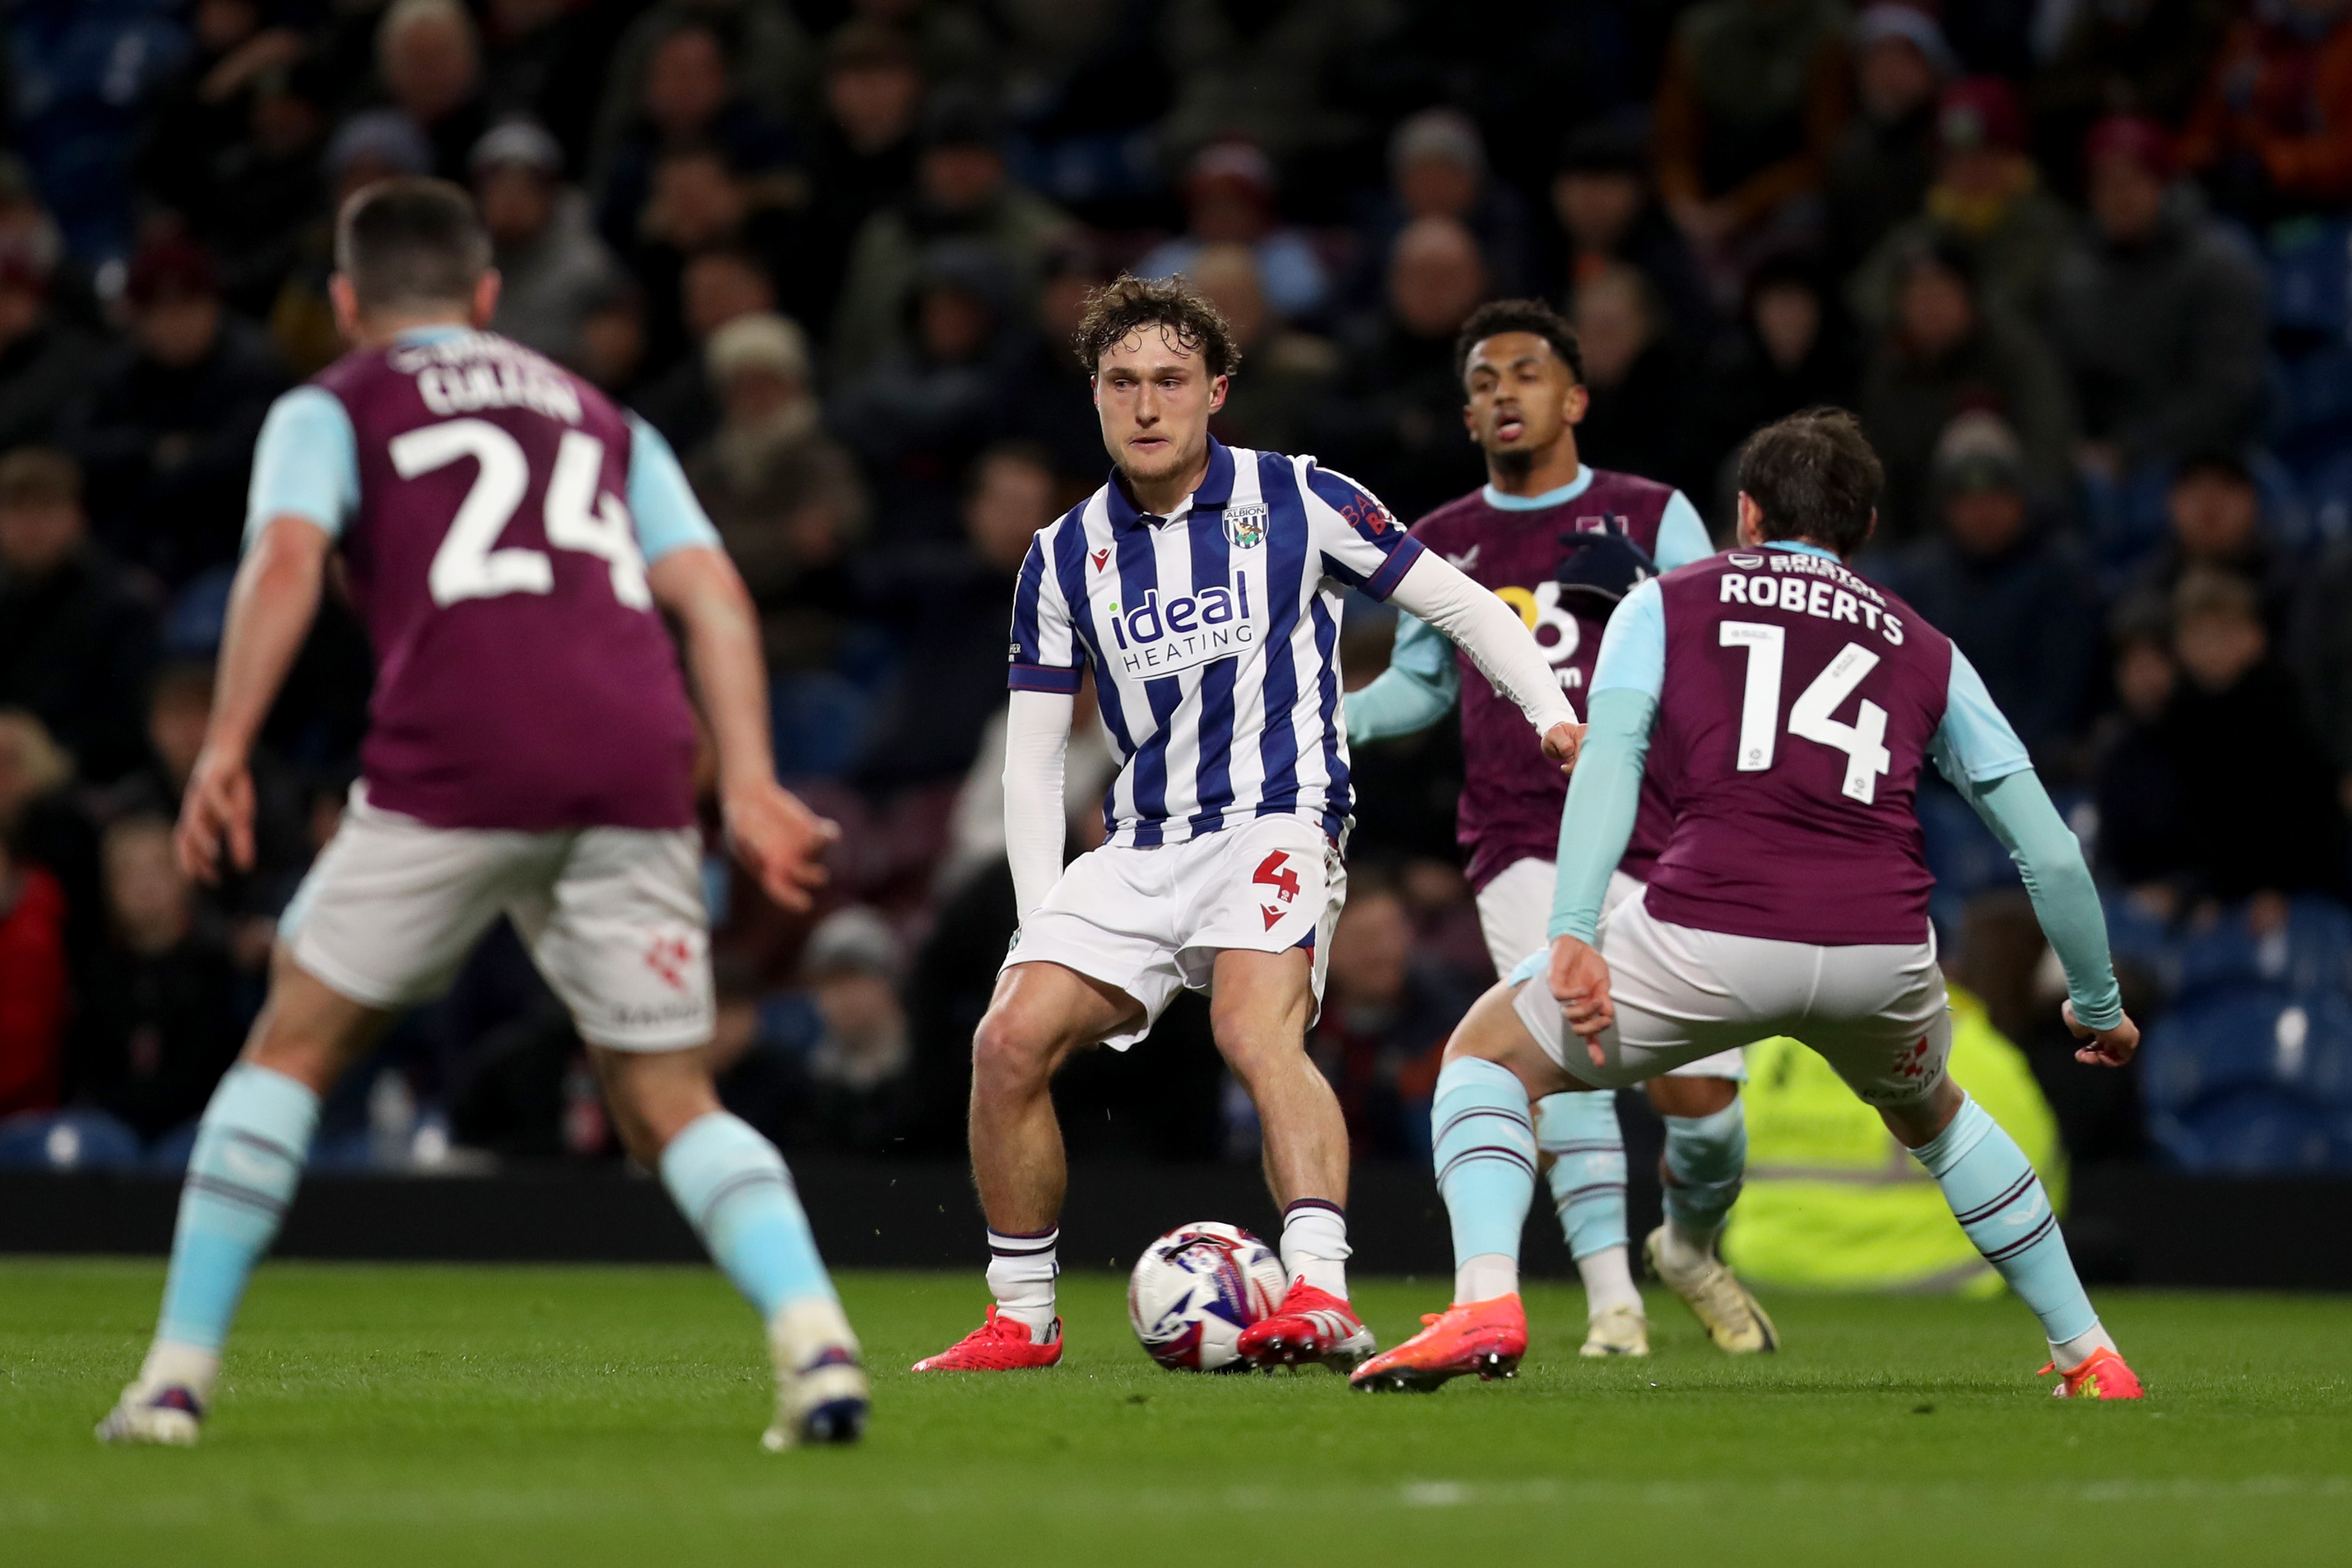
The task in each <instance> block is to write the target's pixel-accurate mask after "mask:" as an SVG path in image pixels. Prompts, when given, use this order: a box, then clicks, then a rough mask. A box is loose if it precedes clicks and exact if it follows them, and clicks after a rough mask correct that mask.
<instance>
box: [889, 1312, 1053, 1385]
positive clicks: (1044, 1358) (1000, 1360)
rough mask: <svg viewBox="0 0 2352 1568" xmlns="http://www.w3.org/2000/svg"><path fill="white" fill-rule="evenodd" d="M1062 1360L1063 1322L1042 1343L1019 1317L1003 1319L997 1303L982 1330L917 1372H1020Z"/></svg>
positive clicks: (926, 1362)
mask: <svg viewBox="0 0 2352 1568" xmlns="http://www.w3.org/2000/svg"><path fill="white" fill-rule="evenodd" d="M1061 1359H1062V1320H1061V1319H1059V1318H1056V1319H1055V1320H1054V1326H1053V1327H1052V1328H1051V1329H1049V1330H1048V1331H1046V1338H1045V1340H1044V1341H1043V1342H1040V1341H1038V1340H1036V1339H1034V1338H1033V1337H1032V1336H1031V1334H1030V1332H1029V1325H1028V1324H1026V1323H1024V1322H1023V1321H1021V1320H1020V1319H1018V1318H1006V1317H1000V1316H999V1315H998V1314H997V1310H996V1303H995V1302H993V1301H992V1302H990V1303H989V1305H988V1316H987V1317H986V1318H985V1319H984V1320H982V1322H981V1325H980V1327H978V1328H976V1329H974V1330H972V1331H971V1332H970V1333H968V1334H966V1335H964V1337H963V1338H961V1339H960V1340H958V1341H957V1342H955V1343H953V1344H951V1345H950V1346H949V1347H948V1348H947V1349H945V1350H943V1351H941V1352H940V1353H939V1354H937V1355H934V1356H925V1357H924V1358H923V1359H922V1360H920V1361H919V1362H917V1363H915V1368H914V1369H915V1370H916V1371H917V1372H1019V1371H1020V1370H1022V1369H1023V1368H1024V1367H1032V1366H1052V1365H1053V1364H1054V1363H1055V1362H1058V1361H1060V1360H1061Z"/></svg>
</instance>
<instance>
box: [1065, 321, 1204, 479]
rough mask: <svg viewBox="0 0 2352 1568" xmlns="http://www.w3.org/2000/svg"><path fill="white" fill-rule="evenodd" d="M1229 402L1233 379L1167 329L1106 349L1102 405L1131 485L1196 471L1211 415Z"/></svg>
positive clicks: (1105, 426) (1098, 393) (1106, 437)
mask: <svg viewBox="0 0 2352 1568" xmlns="http://www.w3.org/2000/svg"><path fill="white" fill-rule="evenodd" d="M1224 405H1225V378H1224V377H1223V376H1222V375H1216V376H1213V375H1211V374H1209V369H1208V366H1207V365H1206V364H1204V363H1202V359H1201V356H1200V355H1199V354H1197V353H1192V351H1190V350H1188V349H1186V348H1184V347H1182V346H1181V344H1179V343H1178V342H1176V338H1175V334H1174V333H1172V332H1171V331H1168V330H1167V329H1166V328H1164V327H1147V328H1145V329H1144V330H1143V331H1139V332H1136V333H1134V334H1132V335H1130V336H1129V338H1128V339H1127V341H1126V342H1119V343H1114V344H1113V345H1111V346H1110V347H1109V348H1108V349H1106V350H1104V351H1103V355H1102V358H1101V359H1100V360H1098V361H1097V362H1096V367H1095V408H1096V411H1097V413H1099V414H1100V415H1101V416H1102V433H1103V446H1104V447H1106V448H1107V449H1108V451H1109V453H1110V459H1111V461H1112V462H1113V463H1116V464H1117V465H1118V471H1119V472H1120V473H1122V474H1124V475H1126V476H1127V478H1128V479H1129V482H1130V483H1138V484H1146V485H1149V484H1151V483H1153V482H1155V481H1160V480H1166V479H1175V478H1178V477H1180V476H1181V475H1184V474H1188V473H1190V472H1191V471H1192V468H1194V467H1195V466H1196V465H1198V464H1200V463H1202V461H1204V460H1205V458H1206V456H1207V454H1208V450H1209V416H1211V415H1212V414H1214V413H1215V412H1216V411H1217V410H1218V409H1220V408H1222V407H1223V406H1224Z"/></svg>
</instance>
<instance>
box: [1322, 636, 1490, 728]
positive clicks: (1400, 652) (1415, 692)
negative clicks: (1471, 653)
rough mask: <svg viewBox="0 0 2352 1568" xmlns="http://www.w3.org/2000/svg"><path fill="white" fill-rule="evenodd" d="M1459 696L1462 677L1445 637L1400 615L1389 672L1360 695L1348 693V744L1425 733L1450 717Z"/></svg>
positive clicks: (1354, 692) (1382, 673) (1359, 692)
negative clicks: (1447, 715) (1418, 732)
mask: <svg viewBox="0 0 2352 1568" xmlns="http://www.w3.org/2000/svg"><path fill="white" fill-rule="evenodd" d="M1461 696H1462V671H1461V668H1460V667H1459V666H1457V665H1456V664H1455V663H1454V648H1453V646H1452V645H1451V644H1449V643H1448V642H1447V641H1446V640H1445V634H1444V633H1443V632H1441V631H1439V630H1438V629H1437V628H1436V627H1434V626H1431V625H1430V624H1429V623H1428V622H1427V621H1424V620H1423V619H1422V618H1421V617H1420V616H1413V615H1399V616H1397V630H1396V648H1395V651H1394V652H1392V653H1391V654H1390V655H1389V667H1388V668H1386V669H1384V670H1382V671H1381V673H1380V674H1379V675H1378V676H1377V677H1375V678H1374V679H1373V680H1372V681H1371V683H1370V685H1368V686H1366V687H1365V688H1364V689H1362V690H1360V691H1350V692H1349V693H1348V696H1347V700H1346V701H1345V703H1344V708H1345V710H1346V713H1347V717H1348V744H1349V745H1351V746H1360V745H1362V744H1364V743H1365V742H1368V741H1386V740H1389V739H1391V738H1392V737H1394V736H1397V735H1411V734H1413V733H1415V732H1417V731H1422V730H1426V729H1428V728H1429V727H1430V726H1431V725H1432V724H1434V723H1436V722H1437V721H1439V720H1440V719H1443V718H1444V717H1445V716H1446V714H1448V713H1450V712H1452V711H1453V710H1454V703H1455V702H1457V701H1459V700H1461Z"/></svg>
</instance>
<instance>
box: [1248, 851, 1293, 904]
mask: <svg viewBox="0 0 2352 1568" xmlns="http://www.w3.org/2000/svg"><path fill="white" fill-rule="evenodd" d="M1250 880H1251V881H1252V882H1253V883H1256V882H1264V883H1265V885H1266V886H1268V887H1270V888H1272V889H1275V890H1276V891H1277V892H1278V893H1280V894H1281V895H1282V901H1283V902H1284V903H1288V902H1290V900H1293V899H1295V898H1297V896H1298V873H1297V872H1296V871H1294V870H1292V869H1291V868H1290V851H1289V850H1287V849H1277V850H1276V851H1275V852H1274V853H1273V854H1271V855H1269V856H1267V857H1266V858H1265V859H1263V860H1261V861H1259V862H1258V863H1257V875H1256V876H1255V877H1252V878H1251V879H1250Z"/></svg>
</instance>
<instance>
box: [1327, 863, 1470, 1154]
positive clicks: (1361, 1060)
mask: <svg viewBox="0 0 2352 1568" xmlns="http://www.w3.org/2000/svg"><path fill="white" fill-rule="evenodd" d="M1418 945H1419V944H1418V942H1417V941H1416V938H1415V934H1414V931H1413V926H1412V917H1411V914H1410V912H1409V911H1408V910H1407V908H1406V905H1405V901H1404V899H1403V898H1402V896H1401V895H1400V894H1399V892H1398V890H1397V889H1396V888H1395V887H1394V886H1392V885H1391V883H1390V882H1389V881H1388V880H1387V879H1384V878H1381V877H1380V876H1378V875H1377V874H1373V875H1370V876H1366V875H1363V874H1361V873H1360V874H1359V875H1358V876H1357V878H1356V879H1354V885H1353V886H1351V887H1350V888H1349V894H1348V907H1347V909H1346V910H1345V911H1344V912H1342V913H1341V915H1340V916H1339V926H1338V928H1337V929H1336V930H1334V931H1332V933H1331V959H1330V967H1329V974H1328V979H1327V981H1326V988H1325V994H1324V1000H1323V1008H1322V1013H1321V1016H1320V1017H1319V1018H1318V1020H1317V1022H1316V1026H1315V1031H1314V1033H1313V1035H1312V1036H1310V1037H1309V1038H1308V1041H1307V1048H1308V1050H1309V1051H1310V1052H1311V1053H1312V1055H1313V1056H1314V1058H1315V1061H1316V1065H1317V1066H1318V1067H1320V1068H1322V1069H1323V1074H1324V1076H1325V1077H1326V1078H1328V1079H1330V1080H1331V1084H1332V1087H1333V1089H1336V1090H1337V1091H1338V1093H1339V1108H1340V1110H1342V1111H1343V1112H1344V1113H1345V1114H1346V1116H1347V1119H1348V1133H1349V1141H1350V1142H1352V1143H1353V1144H1354V1146H1355V1149H1356V1152H1357V1153H1358V1154H1359V1155H1366V1154H1369V1155H1373V1156H1384V1157H1387V1158H1391V1159H1398V1158H1411V1157H1412V1156H1414V1155H1418V1154H1424V1153H1425V1152H1427V1150H1428V1147H1429V1098H1430V1092H1431V1089H1432V1088H1433V1086H1434V1083H1435V1080H1436V1076H1437V1068H1436V1064H1435V1061H1434V1059H1433V1058H1435V1057H1436V1056H1437V1055H1438V1053H1439V1052H1441V1051H1442V1050H1443V1049H1444V1044H1445V1037H1446V1036H1447V1035H1449V1034H1451V1033H1452V1032H1453V1028H1454V1024H1455V1023H1457V1022H1458V1021H1459V1020H1460V1018H1461V1016H1462V1015H1463V1013H1465V1011H1467V1010H1468V1008H1469V1005H1470V1003H1471V1002H1472V1001H1473V1000H1474V999H1475V997H1476V994H1477V990H1478V986H1477V983H1476V982H1475V980H1469V979H1466V978H1465V977H1462V976H1457V975H1454V974H1451V973H1447V972H1446V971H1445V970H1444V969H1443V968H1442V967H1440V966H1439V965H1436V964H1433V963H1429V962H1428V961H1427V959H1426V957H1425V955H1423V956H1421V957H1418V958H1417V956H1416V948H1417V947H1418Z"/></svg>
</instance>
